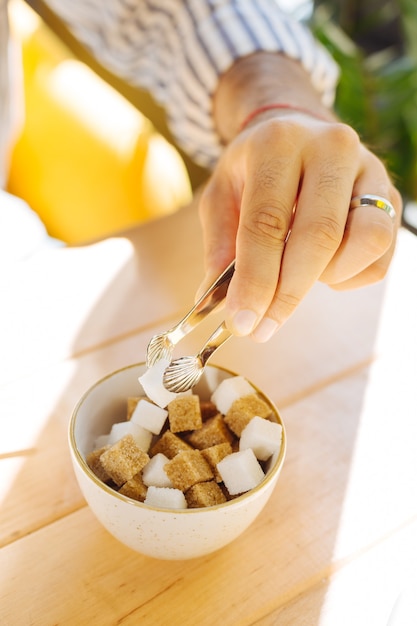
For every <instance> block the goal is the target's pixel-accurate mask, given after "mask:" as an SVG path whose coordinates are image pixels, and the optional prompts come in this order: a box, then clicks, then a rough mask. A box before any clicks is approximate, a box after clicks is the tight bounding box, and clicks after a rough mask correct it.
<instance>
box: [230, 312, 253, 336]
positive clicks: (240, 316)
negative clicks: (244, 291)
mask: <svg viewBox="0 0 417 626" xmlns="http://www.w3.org/2000/svg"><path fill="white" fill-rule="evenodd" d="M257 319H258V316H257V315H256V313H255V312H254V311H249V310H242V311H238V312H237V313H236V315H235V316H234V318H233V329H234V330H235V332H236V334H238V335H250V334H251V332H252V330H253V329H254V326H255V324H256V320H257Z"/></svg>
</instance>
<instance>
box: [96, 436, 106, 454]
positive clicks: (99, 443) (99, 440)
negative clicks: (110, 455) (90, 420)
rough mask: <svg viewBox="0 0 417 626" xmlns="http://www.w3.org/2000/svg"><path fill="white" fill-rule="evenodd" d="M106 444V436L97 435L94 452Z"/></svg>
mask: <svg viewBox="0 0 417 626" xmlns="http://www.w3.org/2000/svg"><path fill="white" fill-rule="evenodd" d="M108 442H109V436H108V435H99V436H98V437H97V439H96V440H95V442H94V450H97V449H98V448H104V446H107V444H108Z"/></svg>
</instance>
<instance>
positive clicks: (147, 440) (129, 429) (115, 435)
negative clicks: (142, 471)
mask: <svg viewBox="0 0 417 626" xmlns="http://www.w3.org/2000/svg"><path fill="white" fill-rule="evenodd" d="M126 435H132V437H133V439H134V440H135V443H136V445H137V446H138V447H139V448H140V449H141V450H143V451H144V452H147V451H148V450H149V447H150V445H151V441H152V433H151V432H150V431H149V430H146V429H145V428H142V427H141V426H139V424H135V423H134V422H131V421H128V422H117V423H116V424H113V426H112V428H111V431H110V434H109V436H108V439H107V443H108V444H109V445H110V446H112V445H113V444H114V443H116V442H117V441H119V440H120V439H122V437H125V436H126Z"/></svg>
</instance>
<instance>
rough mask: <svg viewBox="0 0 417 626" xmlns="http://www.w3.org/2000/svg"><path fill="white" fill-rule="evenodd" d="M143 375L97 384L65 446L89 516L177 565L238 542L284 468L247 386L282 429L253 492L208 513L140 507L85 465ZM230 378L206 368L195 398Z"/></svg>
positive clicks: (120, 375) (134, 368) (126, 374)
mask: <svg viewBox="0 0 417 626" xmlns="http://www.w3.org/2000/svg"><path fill="white" fill-rule="evenodd" d="M144 372H145V364H143V363H141V364H137V365H131V366H129V367H126V368H123V369H121V370H118V371H116V372H114V373H112V374H110V375H109V376H106V377H105V378H103V379H102V380H100V381H98V382H97V383H96V384H95V385H93V387H91V388H90V389H89V390H88V391H87V392H86V393H85V394H84V395H83V397H82V398H81V399H80V401H79V402H78V404H77V406H76V407H75V409H74V412H73V414H72V417H71V421H70V427H69V446H70V451H71V458H72V462H73V466H74V470H75V475H76V477H77V480H78V483H79V485H80V488H81V491H82V493H83V495H84V497H85V499H86V500H87V502H88V504H89V505H90V507H91V510H92V511H93V513H94V514H95V515H96V517H97V518H98V519H99V521H100V522H101V523H102V524H103V526H104V527H105V528H106V529H107V530H108V531H109V532H110V533H111V534H112V535H113V536H114V537H116V539H118V540H119V541H121V542H122V543H123V544H125V545H126V546H129V547H130V548H132V549H133V550H136V551H137V552H140V553H142V554H146V555H148V556H152V557H155V558H159V559H179V560H180V559H190V558H194V557H198V556H202V555H204V554H208V553H210V552H213V551H215V550H218V549H219V548H222V547H223V546H225V545H226V544H228V543H230V542H231V541H232V540H234V539H235V538H236V537H238V536H239V535H240V534H241V533H242V532H243V531H244V530H246V529H247V528H248V526H249V525H250V524H251V523H252V522H253V521H254V519H255V518H256V517H257V516H258V515H259V513H260V512H261V510H262V509H263V507H264V506H265V504H266V502H267V501H268V499H269V498H270V496H271V494H272V491H273V489H274V487H275V485H276V483H277V480H278V477H279V474H280V471H281V468H282V465H283V462H284V457H285V450H286V436H285V429H284V425H283V423H282V420H281V418H280V416H279V414H278V411H277V409H276V407H275V406H274V404H273V403H272V402H271V400H270V399H269V398H267V397H266V396H265V394H263V393H262V392H261V391H260V390H259V389H258V388H257V387H256V386H255V385H253V383H251V384H252V385H253V386H254V387H255V389H256V390H257V391H258V393H259V394H260V395H261V397H262V398H263V399H264V400H265V401H266V402H268V403H269V404H270V405H271V408H272V411H273V415H272V419H276V421H277V422H278V423H280V424H281V425H282V426H283V436H282V445H281V450H280V452H279V454H276V455H275V456H274V457H272V458H271V460H270V461H269V467H268V470H267V472H266V475H265V478H264V480H263V481H262V482H261V483H260V484H259V485H258V486H257V487H256V488H255V489H252V490H251V491H248V492H246V493H244V494H242V495H241V496H239V497H237V498H235V499H233V500H230V501H229V502H226V503H224V504H220V505H217V506H213V507H207V508H199V509H193V508H190V509H182V510H168V509H162V508H154V507H150V506H148V505H145V504H142V503H140V502H137V501H136V500H132V499H130V498H128V497H126V496H123V495H121V494H119V493H118V492H117V491H115V490H113V489H112V488H111V487H109V486H107V485H106V484H104V483H102V482H101V481H100V480H99V479H98V478H97V477H96V476H95V475H94V474H93V472H92V471H91V470H90V468H89V467H88V465H87V463H86V460H85V459H86V455H87V454H88V453H89V452H90V451H91V450H92V449H93V444H94V441H95V439H96V438H97V437H98V436H99V435H102V434H105V433H107V432H109V431H110V427H111V425H112V424H113V423H114V422H118V421H122V420H124V419H125V415H126V399H127V398H128V396H138V395H140V394H141V393H143V390H142V388H141V387H140V384H139V382H138V377H139V376H141V375H142V374H143V373H144ZM230 376H236V374H234V373H233V372H230V371H228V370H225V369H222V368H220V367H216V366H211V365H209V366H207V367H206V371H205V373H204V375H203V377H202V379H201V381H200V382H199V384H198V386H197V387H195V388H194V390H195V393H198V394H199V395H200V397H202V398H204V399H208V398H209V397H210V395H211V393H212V392H213V391H214V389H215V388H216V387H217V386H218V385H219V383H220V382H221V381H222V380H223V379H224V378H227V377H230ZM249 382H250V381H249Z"/></svg>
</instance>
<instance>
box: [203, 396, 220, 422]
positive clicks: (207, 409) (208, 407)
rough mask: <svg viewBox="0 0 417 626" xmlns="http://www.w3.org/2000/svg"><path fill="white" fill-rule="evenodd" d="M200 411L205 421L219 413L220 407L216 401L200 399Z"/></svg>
mask: <svg viewBox="0 0 417 626" xmlns="http://www.w3.org/2000/svg"><path fill="white" fill-rule="evenodd" d="M200 411H201V418H202V420H203V422H205V421H206V420H208V419H209V418H210V417H214V416H215V415H217V413H218V412H219V409H218V408H217V406H216V405H215V404H214V402H211V401H210V400H200Z"/></svg>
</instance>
